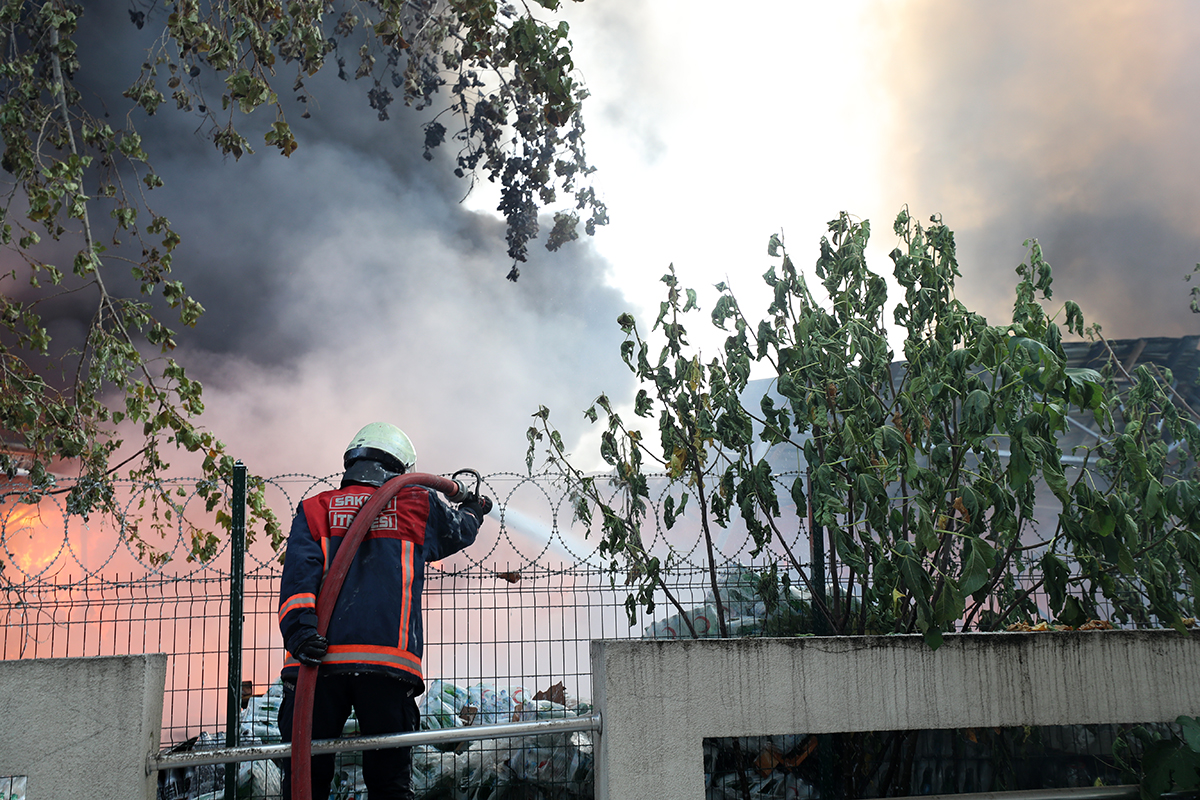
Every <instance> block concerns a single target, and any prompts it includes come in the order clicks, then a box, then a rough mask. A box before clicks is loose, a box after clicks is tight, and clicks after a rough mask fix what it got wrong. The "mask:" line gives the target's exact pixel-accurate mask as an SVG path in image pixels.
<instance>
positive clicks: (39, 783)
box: [0, 653, 167, 800]
mask: <svg viewBox="0 0 1200 800" xmlns="http://www.w3.org/2000/svg"><path fill="white" fill-rule="evenodd" d="M166 676H167V657H166V656H165V655H163V654H161V653H157V654H151V655H137V656H112V657H100V658H49V659H33V660H28V661H0V720H3V724H0V775H26V776H28V778H29V781H28V784H27V786H26V797H27V798H28V800H77V799H78V800H95V799H96V798H100V797H103V798H105V800H126V798H128V800H154V796H155V788H156V784H155V777H156V776H155V775H147V774H146V757H147V756H148V755H150V754H151V753H153V752H157V751H158V746H159V741H158V737H159V728H160V726H161V725H162V707H163V688H164V685H165V683H166Z"/></svg>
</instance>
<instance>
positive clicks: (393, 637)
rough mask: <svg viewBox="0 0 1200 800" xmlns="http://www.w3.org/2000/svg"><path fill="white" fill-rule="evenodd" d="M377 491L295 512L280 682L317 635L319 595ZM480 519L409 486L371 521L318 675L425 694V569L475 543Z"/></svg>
mask: <svg viewBox="0 0 1200 800" xmlns="http://www.w3.org/2000/svg"><path fill="white" fill-rule="evenodd" d="M374 491H375V489H374V487H371V486H356V485H352V486H346V487H344V488H342V489H337V490H334V491H329V492H322V493H321V494H319V495H316V496H315V497H310V498H308V499H307V500H305V501H304V502H303V503H301V504H300V511H299V513H297V514H296V518H295V520H293V522H292V531H291V534H290V535H289V537H288V545H287V556H286V557H285V559H284V564H283V578H282V580H281V582H280V591H279V630H280V631H281V632H282V633H283V643H284V646H285V647H286V648H287V651H288V652H287V654H286V658H285V660H284V665H283V677H284V679H285V680H295V679H296V675H297V673H298V672H299V669H300V666H299V662H298V661H296V659H295V658H294V657H293V656H292V653H293V652H294V651H295V648H297V647H299V646H300V645H301V644H303V643H304V641H305V640H306V639H308V638H309V637H310V636H312V635H313V634H314V633H316V628H317V601H316V598H317V593H318V592H319V591H320V588H321V581H322V580H323V579H324V576H325V573H326V571H327V570H328V569H329V567H330V566H331V565H332V564H333V558H334V556H335V555H336V554H337V550H338V546H339V545H340V544H341V543H342V539H343V537H344V536H345V535H346V531H347V530H348V529H349V527H350V523H351V521H352V520H353V519H354V515H355V514H356V513H357V512H358V509H359V508H360V507H361V506H362V505H363V504H364V503H365V502H366V501H367V499H368V498H369V497H370V496H371V494H372V493H373V492H374ZM480 522H481V520H480V519H478V518H477V517H476V516H475V515H474V514H471V513H469V512H466V511H460V510H457V509H452V508H450V507H449V506H447V505H446V504H445V503H443V502H442V501H441V500H439V499H438V497H437V495H436V494H435V493H434V492H433V491H432V490H430V489H426V488H425V487H423V486H406V487H404V488H403V489H401V490H400V492H399V493H398V494H397V495H396V496H395V497H394V498H392V500H391V502H389V503H388V505H387V506H386V507H385V508H384V510H383V512H382V513H381V514H380V515H379V517H378V518H377V519H376V520H375V522H374V524H373V525H372V526H371V529H370V530H369V531H368V532H367V535H366V537H365V538H364V539H363V541H362V543H361V544H360V545H359V548H358V552H357V553H355V555H354V560H353V562H351V565H350V570H349V572H348V573H347V574H346V580H345V583H344V584H343V585H342V590H341V593H340V594H339V595H338V600H337V603H336V605H335V606H334V610H333V615H332V616H331V617H330V620H329V629H328V631H327V632H326V638H328V639H329V652H328V653H327V654H326V656H325V658H324V659H323V660H322V662H321V673H322V674H331V673H339V672H340V673H346V672H379V673H385V674H388V675H392V676H394V677H398V678H402V679H404V680H407V681H409V682H412V683H415V684H417V685H418V686H420V687H422V688H423V687H424V678H423V675H422V672H421V651H422V650H423V647H424V634H423V630H422V625H421V589H422V586H423V585H424V582H425V564H426V563H427V562H429V561H439V560H441V559H443V558H446V557H447V556H450V555H453V554H454V553H457V552H458V551H459V550H462V549H463V548H465V547H467V546H469V545H470V544H471V543H472V542H474V541H475V535H476V534H477V533H478V531H479V524H480Z"/></svg>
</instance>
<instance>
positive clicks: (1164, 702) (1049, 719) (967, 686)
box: [592, 631, 1200, 800]
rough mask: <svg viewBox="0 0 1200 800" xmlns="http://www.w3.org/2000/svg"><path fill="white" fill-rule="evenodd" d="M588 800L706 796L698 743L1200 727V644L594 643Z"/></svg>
mask: <svg viewBox="0 0 1200 800" xmlns="http://www.w3.org/2000/svg"><path fill="white" fill-rule="evenodd" d="M592 673H593V681H594V691H595V700H596V706H597V708H598V709H599V710H600V712H601V714H602V715H603V725H604V731H603V734H602V735H601V737H600V746H599V749H598V751H597V762H598V763H597V771H596V781H597V785H596V797H597V800H636V798H650V799H652V800H673V799H674V798H681V799H682V798H687V800H695V798H702V797H704V760H703V745H702V741H703V739H705V738H706V737H726V736H767V735H781V734H806V733H838V732H853V731H870V730H880V731H885V730H905V729H909V730H911V729H938V728H963V727H990V726H1014V725H1068V724H1076V723H1080V724H1082V723H1107V722H1165V721H1170V720H1174V719H1175V718H1176V717H1177V716H1179V715H1180V714H1188V715H1197V714H1200V636H1186V637H1185V636H1180V635H1179V634H1176V633H1174V632H1173V631H1103V632H1088V633H1082V632H1081V633H998V634H963V635H957V636H947V637H946V641H945V643H944V644H943V645H942V647H941V648H940V649H938V650H937V651H931V650H930V649H929V647H928V646H927V645H926V644H925V643H924V641H922V639H921V638H920V637H919V636H869V637H847V638H814V637H806V638H799V639H728V640H700V641H688V640H677V641H595V642H592Z"/></svg>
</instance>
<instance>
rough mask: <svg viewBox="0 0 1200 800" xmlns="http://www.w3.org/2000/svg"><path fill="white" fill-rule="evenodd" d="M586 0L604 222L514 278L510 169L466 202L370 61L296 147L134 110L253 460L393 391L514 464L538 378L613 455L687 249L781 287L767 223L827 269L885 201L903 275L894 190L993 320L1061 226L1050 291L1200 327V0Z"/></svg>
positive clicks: (1101, 315) (489, 459)
mask: <svg viewBox="0 0 1200 800" xmlns="http://www.w3.org/2000/svg"><path fill="white" fill-rule="evenodd" d="M89 5H91V4H89ZM568 5H569V8H567V9H566V10H565V14H566V18H567V19H568V20H569V22H570V25H571V34H572V39H573V41H574V44H575V63H576V66H577V68H578V70H579V74H580V77H581V79H582V80H583V81H584V82H585V83H586V85H587V87H588V88H589V90H590V91H591V93H592V97H591V98H589V100H588V102H587V105H586V107H585V108H586V111H585V114H586V120H587V125H588V134H587V135H588V139H587V142H588V144H587V146H588V153H589V156H590V158H591V160H592V162H593V164H594V165H595V166H596V167H597V168H598V171H597V173H596V174H595V176H594V181H595V185H596V187H597V189H598V191H599V193H600V194H601V196H602V197H603V199H604V200H605V202H606V203H607V205H608V208H609V214H610V217H611V220H612V222H611V224H610V225H609V226H607V227H606V228H602V229H601V230H600V232H599V233H598V235H597V236H596V237H594V238H593V239H585V240H581V241H579V242H576V243H573V244H571V245H568V246H567V247H565V248H564V249H563V250H562V251H560V252H559V253H558V254H548V253H546V252H545V251H544V250H543V249H542V248H541V246H540V244H537V243H535V244H534V246H532V247H531V252H532V253H533V257H532V258H531V261H530V263H529V264H527V265H523V267H522V272H521V279H520V281H519V282H518V283H516V284H512V283H510V282H507V281H505V280H504V276H505V275H506V273H507V272H508V268H509V266H510V262H509V261H508V259H507V258H506V257H505V254H504V250H505V248H504V242H503V226H502V224H501V222H500V221H499V219H498V217H497V216H496V214H495V213H494V212H493V211H492V208H493V207H494V203H495V199H494V196H493V195H490V194H489V193H488V192H487V191H486V187H485V188H484V189H483V190H480V191H476V192H475V193H473V194H472V195H470V196H469V197H467V199H466V200H465V201H463V194H464V191H465V185H464V184H463V183H462V182H460V181H457V180H455V179H454V178H453V177H452V176H451V175H450V174H449V172H450V167H449V166H448V164H447V162H446V161H445V158H447V157H449V156H450V155H451V154H449V153H442V154H440V155H439V157H438V158H437V159H435V161H434V162H432V163H430V162H426V161H424V160H423V159H422V158H421V151H420V147H419V142H420V127H419V126H420V124H421V122H422V121H423V119H424V118H423V117H422V116H421V115H420V114H418V113H414V112H412V111H410V110H407V109H403V108H396V107H394V108H393V109H392V111H393V113H392V119H391V120H390V121H388V122H379V121H378V120H376V118H375V114H374V112H373V111H371V109H369V108H368V106H367V102H366V98H365V92H366V88H367V87H365V86H353V85H351V86H347V85H344V84H340V83H339V82H338V81H337V79H336V78H335V77H334V76H333V75H331V74H330V75H322V76H319V77H318V78H317V79H314V80H313V81H310V89H311V90H312V95H313V96H314V98H315V99H316V100H317V104H316V105H315V106H314V108H313V117H312V119H310V120H301V119H299V118H298V114H293V116H292V120H291V121H292V124H293V128H294V130H295V132H296V134H297V136H298V139H299V142H300V149H299V150H298V151H297V152H296V153H295V154H293V155H292V157H291V158H290V159H284V158H281V157H279V156H278V155H276V154H275V153H274V151H273V150H272V149H270V148H266V147H263V148H261V149H260V152H259V153H258V154H256V155H254V156H247V157H244V158H243V159H241V160H240V161H234V160H233V159H227V158H223V157H221V156H220V155H219V154H218V153H217V152H216V151H215V150H214V148H213V147H212V145H211V144H210V143H209V142H207V141H206V140H205V139H204V138H203V137H202V136H201V135H200V134H199V133H198V132H197V129H196V120H195V119H194V118H191V117H188V116H187V115H186V114H182V113H177V112H174V111H173V109H170V108H166V107H165V106H164V108H163V109H162V110H160V112H159V113H158V114H157V115H156V116H155V117H153V118H150V119H146V118H144V117H143V116H142V115H140V113H135V115H134V119H135V122H136V124H137V126H138V128H139V130H141V131H142V132H143V133H144V134H145V135H146V137H147V149H148V150H149V151H150V153H151V155H152V160H153V163H154V164H155V167H156V169H157V171H158V172H159V173H160V174H161V175H162V176H163V178H164V180H165V181H166V186H165V188H163V189H161V190H157V191H156V192H154V195H153V196H152V200H153V203H154V205H155V207H156V208H157V209H158V210H159V211H160V213H165V214H166V216H168V217H169V218H170V219H171V220H172V222H173V223H174V225H175V228H176V230H177V231H178V232H179V233H180V234H181V235H182V237H183V244H182V245H181V248H180V250H179V252H178V254H177V256H176V261H175V270H176V275H177V277H179V278H180V279H181V280H183V281H184V282H185V284H186V285H187V286H188V288H189V290H190V291H191V292H192V294H193V295H194V296H196V297H197V299H199V300H200V302H201V303H203V304H204V305H205V307H206V308H207V309H208V313H207V314H206V315H205V317H204V318H203V319H202V321H201V323H200V325H199V326H198V328H197V329H196V330H195V331H189V332H187V333H186V334H185V335H183V336H181V337H180V343H181V346H180V349H179V351H177V353H176V357H177V358H179V359H180V360H181V361H183V362H184V363H185V364H186V365H187V366H188V367H189V369H190V370H191V373H192V374H193V376H194V377H198V378H199V379H200V380H201V381H202V382H203V383H204V385H205V397H206V404H207V411H206V413H205V416H204V423H205V424H206V425H207V426H208V427H209V428H210V429H212V430H214V431H216V432H217V433H218V435H219V436H220V437H221V438H222V439H223V440H225V441H226V442H227V443H228V444H229V449H230V452H231V453H232V454H234V455H235V456H237V457H240V458H242V459H243V460H245V461H246V462H247V464H248V466H249V467H250V469H251V470H252V471H255V472H258V473H260V474H266V475H278V474H283V473H293V472H294V473H304V474H311V475H328V474H330V473H333V472H335V471H337V470H338V469H339V468H340V458H339V455H340V453H341V451H342V449H343V448H344V446H345V443H346V442H347V441H349V439H350V438H351V436H352V435H353V433H354V432H355V431H356V430H357V429H358V428H359V427H361V426H362V425H363V424H365V423H367V422H370V421H374V420H385V421H391V422H393V423H395V424H397V425H399V426H400V427H401V428H403V429H404V430H406V431H407V432H408V433H409V435H410V436H411V438H412V439H413V441H414V443H415V444H416V448H417V452H418V468H419V469H421V470H424V471H429V472H448V471H451V470H454V469H457V468H460V467H465V466H469V467H474V468H477V469H479V470H480V471H482V472H484V473H495V472H504V471H507V472H513V473H520V472H523V471H524V455H525V431H526V428H527V426H528V424H529V421H530V415H531V414H532V413H533V412H534V411H536V410H537V408H538V406H539V405H546V406H548V407H550V408H551V409H552V420H554V421H555V422H556V423H557V424H559V425H560V426H561V427H562V428H563V430H564V433H565V434H566V438H567V442H568V445H569V446H570V447H571V448H572V449H573V450H574V451H575V452H576V453H577V454H578V455H579V457H580V459H581V461H582V462H583V463H584V464H586V465H592V466H598V465H599V462H598V461H597V460H596V458H595V456H594V446H593V445H594V441H593V439H592V438H588V437H586V436H585V434H586V432H587V428H588V426H587V425H586V423H585V421H584V420H583V417H582V415H581V413H580V412H581V411H582V409H584V408H586V407H587V406H588V405H590V404H591V402H592V401H593V399H594V398H595V397H596V396H597V395H598V394H599V393H600V392H602V391H603V392H607V393H609V394H610V395H611V396H612V397H614V398H629V397H631V395H632V392H633V389H634V386H633V382H632V380H631V377H630V376H629V374H628V372H627V370H626V369H625V367H624V365H623V364H622V363H621V361H620V359H619V357H618V347H619V343H620V341H621V334H620V332H619V330H618V328H617V326H616V324H615V320H616V317H617V315H618V314H620V313H621V312H622V311H625V310H632V311H634V312H636V313H637V314H638V315H639V318H640V319H641V320H642V321H643V323H645V322H646V321H647V316H649V317H650V318H651V319H652V317H653V311H654V309H655V308H656V306H657V302H658V300H659V299H660V297H661V293H660V291H659V288H660V285H659V284H658V279H659V277H660V276H661V275H662V274H663V273H664V272H665V271H666V269H667V267H668V265H669V264H672V263H673V264H674V265H675V267H676V269H677V270H678V272H679V275H680V278H681V280H682V281H683V283H684V284H685V285H690V286H694V287H696V288H697V289H700V290H701V298H702V300H704V299H707V300H709V301H710V302H711V299H712V298H713V296H714V295H713V292H712V290H711V286H712V285H713V284H715V283H716V282H718V281H723V280H724V281H728V282H729V283H730V284H731V285H732V286H733V287H734V289H735V291H737V292H738V294H739V297H741V298H743V306H744V307H748V308H750V309H751V310H759V309H763V308H765V300H764V298H763V295H762V290H761V288H760V286H761V281H760V278H759V276H760V275H761V274H762V273H763V272H764V271H765V270H766V269H767V268H768V267H769V266H770V265H771V263H772V260H771V259H770V258H768V256H767V254H766V242H767V239H768V237H769V236H770V235H771V234H772V233H775V232H782V233H783V235H784V237H785V240H786V242H787V243H788V245H789V249H790V251H791V253H792V255H793V258H794V260H795V261H796V263H797V264H799V265H800V266H801V267H802V268H805V269H808V270H809V271H810V273H811V265H812V263H813V262H814V261H815V259H816V254H817V245H818V242H819V239H820V236H821V234H822V233H823V232H824V224H825V222H826V221H827V220H830V219H833V218H835V217H836V216H837V214H838V213H839V212H840V211H847V212H850V213H851V214H853V215H855V216H857V217H859V218H863V219H870V220H871V221H872V223H873V230H874V238H873V246H872V250H871V251H870V252H869V260H870V263H872V265H873V267H874V268H875V269H876V270H877V271H880V272H883V273H887V270H888V267H889V264H890V262H889V261H888V259H887V253H888V251H890V250H891V248H892V247H894V246H895V244H896V241H895V238H894V236H893V235H892V233H891V221H892V219H893V218H894V216H895V215H896V213H897V212H898V211H899V210H900V209H901V208H902V207H904V206H905V205H907V206H908V208H909V209H910V210H911V212H912V214H913V215H914V217H916V218H918V219H927V218H928V217H929V216H930V215H932V214H941V215H942V216H943V218H944V220H945V221H946V222H947V223H948V224H949V225H950V226H951V227H952V228H953V229H955V231H956V232H957V241H958V245H959V260H960V263H961V266H962V271H963V277H962V279H961V281H960V283H959V297H960V299H963V300H964V301H965V302H966V303H967V304H968V305H969V306H971V307H972V308H975V309H977V310H979V311H980V312H981V313H984V314H985V316H987V317H988V318H989V320H992V321H994V322H1002V321H1003V320H1004V319H1005V314H1006V313H1008V312H1009V311H1010V309H1011V298H1012V287H1013V284H1014V280H1015V275H1014V273H1013V269H1014V267H1015V266H1016V265H1017V264H1018V263H1020V262H1021V260H1022V259H1023V258H1024V257H1025V255H1026V250H1025V248H1024V247H1023V246H1022V242H1023V240H1025V239H1027V238H1029V237H1038V238H1039V239H1040V241H1041V243H1042V246H1043V248H1044V250H1045V254H1046V258H1047V259H1048V260H1049V262H1050V263H1051V264H1052V265H1053V266H1054V267H1055V278H1056V283H1055V288H1056V291H1055V300H1056V301H1058V300H1061V299H1067V298H1071V299H1075V300H1076V301H1077V302H1079V303H1080V304H1081V305H1082V307H1083V310H1084V313H1085V315H1087V317H1088V320H1089V321H1097V322H1100V323H1101V324H1102V325H1103V327H1104V331H1105V333H1106V335H1108V336H1111V337H1115V338H1127V337H1140V336H1179V335H1183V334H1187V333H1193V332H1195V329H1196V327H1197V320H1198V319H1200V318H1197V317H1193V316H1192V314H1191V312H1190V311H1189V309H1188V297H1187V293H1188V290H1189V289H1190V285H1189V284H1187V283H1185V282H1184V275H1185V274H1187V273H1189V272H1190V271H1191V269H1192V268H1193V266H1194V265H1195V264H1196V263H1197V262H1198V261H1200V226H1197V224H1196V223H1197V221H1200V182H1198V181H1197V180H1196V176H1197V174H1198V170H1197V168H1198V167H1200V163H1198V161H1200V150H1198V149H1197V148H1196V147H1195V145H1194V142H1195V136H1196V134H1195V131H1196V130H1197V129H1198V126H1197V123H1198V122H1200V6H1196V5H1195V4H1192V3H1187V2H1104V1H1103V0H1097V1H1096V2H1089V3H1081V2H1078V3H1077V2H1071V3H1067V2H1006V3H991V2H950V1H949V0H904V1H903V2H900V1H896V2H882V1H880V0H876V1H874V2H839V3H815V2H814V3H809V2H796V0H778V1H777V0H762V2H759V3H756V4H755V5H754V7H753V10H752V11H747V10H745V9H742V10H738V11H734V10H733V9H732V8H731V7H730V6H729V5H728V4H726V3H721V4H718V3H714V2H710V0H653V2H636V1H635V0H587V2H583V3H571V4H568ZM111 8H112V9H113V11H112V14H111V16H110V15H107V14H105V13H102V7H101V6H99V4H97V7H96V8H89V9H88V11H87V13H86V14H85V17H84V23H83V27H82V31H81V37H80V38H81V40H82V41H81V47H82V51H81V52H82V55H83V59H84V70H83V73H82V74H86V75H88V76H90V77H88V78H86V79H83V80H86V81H87V82H88V86H89V87H90V88H91V89H92V90H93V91H95V92H96V94H97V96H100V95H103V96H105V97H110V98H111V97H114V96H115V97H118V98H119V94H120V90H121V89H122V88H124V87H125V86H127V85H128V84H129V83H131V82H132V80H133V79H134V77H136V72H137V69H138V67H139V66H140V63H141V61H142V59H143V58H144V55H143V53H144V48H145V47H146V46H147V45H148V44H149V38H150V32H151V29H152V28H153V24H154V22H155V20H154V18H153V15H151V18H150V20H149V24H148V25H147V28H146V30H144V31H137V30H136V29H134V28H133V26H132V25H130V24H129V21H128V16H127V14H126V13H125V9H124V8H123V7H117V6H113V7H111ZM89 59H91V61H89ZM89 65H98V66H94V67H93V71H89ZM81 79H82V78H81ZM114 92H115V94H114ZM110 102H111V101H110ZM119 102H120V101H119V99H118V101H117V102H111V105H112V107H113V108H114V114H115V115H119V114H120V113H124V112H123V106H120V105H119ZM57 324H58V325H59V326H60V329H61V330H63V331H69V330H70V329H71V326H72V325H73V324H75V325H77V324H78V320H73V319H70V318H66V319H63V320H60V321H58V323H57ZM696 340H697V341H698V342H700V343H701V344H703V343H704V342H705V341H707V340H706V339H705V338H704V336H703V335H702V334H697V339H696ZM581 437H584V438H581Z"/></svg>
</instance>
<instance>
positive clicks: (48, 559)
mask: <svg viewBox="0 0 1200 800" xmlns="http://www.w3.org/2000/svg"><path fill="white" fill-rule="evenodd" d="M0 540H3V542H4V548H5V550H6V551H7V552H6V553H5V555H7V556H8V557H9V558H11V559H12V563H13V564H14V565H16V566H17V567H19V568H20V569H21V570H23V571H25V572H27V573H30V574H34V575H36V574H37V573H39V572H41V571H42V570H44V569H45V568H46V567H47V566H49V565H50V564H51V563H52V562H53V561H54V559H55V558H57V557H58V554H59V552H60V551H61V550H62V540H61V538H59V537H57V536H55V535H54V533H53V532H52V531H51V529H50V528H49V526H47V525H46V524H45V523H44V522H43V521H42V513H41V509H40V508H38V506H36V505H31V506H25V507H20V506H13V507H12V508H11V510H9V511H8V513H7V514H6V513H4V512H3V511H2V510H0Z"/></svg>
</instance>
